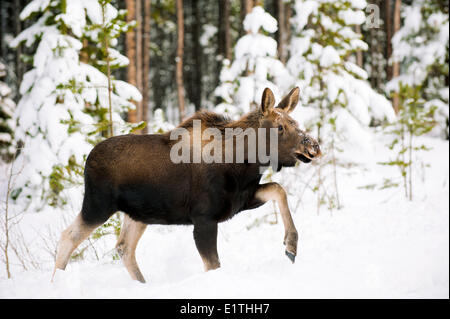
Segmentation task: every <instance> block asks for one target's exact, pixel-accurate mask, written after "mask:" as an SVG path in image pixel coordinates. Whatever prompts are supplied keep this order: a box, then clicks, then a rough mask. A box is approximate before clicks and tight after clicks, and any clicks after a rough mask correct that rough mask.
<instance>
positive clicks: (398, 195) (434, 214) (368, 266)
mask: <svg viewBox="0 0 450 319" xmlns="http://www.w3.org/2000/svg"><path fill="white" fill-rule="evenodd" d="M375 141H376V142H375V143H374V147H373V149H372V151H373V152H370V153H369V154H367V153H365V154H360V156H361V158H362V159H363V161H364V163H365V165H364V168H365V169H364V170H363V169H361V167H358V168H354V169H351V170H347V171H345V170H342V169H341V170H340V175H339V183H340V185H339V186H340V194H341V198H342V201H343V208H342V209H341V210H338V211H336V210H335V211H333V212H330V211H328V210H327V209H326V208H322V210H321V212H320V214H319V215H317V212H316V202H315V200H314V199H313V198H312V197H311V196H312V195H311V196H309V197H308V196H305V197H304V199H305V200H304V201H303V203H302V204H301V205H300V206H299V208H298V210H297V211H296V212H293V218H294V221H295V223H296V225H297V228H298V229H299V233H300V239H299V249H298V256H297V259H296V262H295V264H292V263H291V262H290V261H289V260H288V258H287V257H286V256H285V255H284V246H283V244H282V241H283V235H284V230H283V227H282V224H280V223H278V224H275V225H271V224H268V223H263V224H261V225H260V226H258V227H252V228H251V229H250V230H248V229H247V226H249V225H251V224H252V222H253V220H254V219H255V218H256V217H261V216H263V215H264V214H266V213H268V212H270V211H271V210H272V209H273V206H272V205H271V204H266V205H264V206H263V207H261V208H259V209H256V210H253V211H249V212H244V213H241V214H240V215H238V216H236V217H235V218H233V219H232V220H230V221H228V222H226V223H223V224H221V225H220V227H219V238H218V249H219V254H220V258H221V264H222V267H221V268H220V269H218V270H215V271H210V272H207V273H205V272H204V271H203V265H202V262H201V259H200V257H199V255H198V253H197V251H196V248H195V244H194V242H193V239H192V227H183V226H157V225H151V226H149V227H148V228H147V230H146V232H145V234H144V236H143V237H142V239H141V241H140V242H139V246H138V249H137V260H138V263H139V265H140V268H141V270H142V272H143V275H144V277H145V278H146V280H147V283H146V284H141V283H138V282H135V281H132V280H131V279H130V277H129V275H128V273H127V271H126V269H125V267H123V266H122V264H121V262H120V261H113V260H112V257H111V256H112V255H111V253H107V252H109V251H111V250H112V249H113V247H114V244H115V243H114V236H109V237H108V236H106V237H104V238H102V239H101V240H100V241H99V242H97V243H96V245H98V247H97V251H99V252H102V253H100V254H99V256H98V257H99V260H95V259H96V258H92V256H91V257H89V258H86V259H85V260H82V261H73V262H71V263H70V264H69V265H68V267H67V269H66V271H64V272H63V271H58V272H57V275H56V278H55V282H54V283H51V282H50V277H51V272H52V267H53V265H52V262H51V257H49V256H50V255H48V254H47V255H48V256H45V254H46V253H45V249H43V248H42V247H44V246H45V244H44V243H43V242H44V239H43V238H50V237H51V236H47V237H46V236H43V235H42V234H44V233H45V234H49V233H50V232H53V233H54V234H57V233H58V232H59V231H60V230H61V229H62V228H63V226H64V223H67V222H68V221H70V218H68V217H67V216H74V214H75V211H74V212H58V213H55V212H52V211H48V212H42V213H39V214H29V215H26V216H23V219H22V221H21V229H22V232H23V233H24V236H25V238H26V240H28V242H29V243H30V247H37V248H36V250H35V254H37V255H39V256H40V257H41V259H42V260H44V261H43V262H42V263H41V266H40V269H38V270H28V271H23V270H21V269H20V268H19V267H18V266H13V268H12V271H11V272H12V276H13V277H12V279H7V278H6V273H5V269H4V265H3V264H1V265H0V298H347V297H351V298H368V297H371V298H372V297H373V298H448V297H449V167H448V165H449V143H448V141H442V140H438V139H434V138H421V142H424V143H426V144H427V145H428V146H430V147H432V148H433V149H432V150H431V151H429V152H424V153H422V154H421V156H422V158H423V159H424V160H425V162H427V163H429V164H430V167H426V166H425V167H423V168H419V169H418V170H416V174H415V175H414V178H415V180H414V200H413V201H412V202H409V201H407V200H405V197H404V194H403V190H402V188H393V189H385V190H381V191H380V190H370V189H364V188H360V186H364V185H368V184H371V183H374V182H377V183H381V182H382V180H383V177H394V176H398V174H399V173H398V170H397V169H395V168H392V167H386V166H381V165H377V164H376V163H377V161H385V160H387V158H386V156H387V154H386V148H385V147H384V145H385V142H386V141H385V140H383V137H379V139H378V138H376V139H375ZM2 183H3V184H4V180H3V181H2ZM1 189H2V190H4V185H1ZM294 197H295V196H293V195H291V196H290V201H291V202H294V199H295V198H294ZM293 206H294V205H291V207H293ZM63 216H65V217H64V219H65V221H64V219H63ZM49 229H53V230H52V231H49ZM39 234H40V235H39ZM57 235H58V236H59V234H57ZM45 260H47V261H45Z"/></svg>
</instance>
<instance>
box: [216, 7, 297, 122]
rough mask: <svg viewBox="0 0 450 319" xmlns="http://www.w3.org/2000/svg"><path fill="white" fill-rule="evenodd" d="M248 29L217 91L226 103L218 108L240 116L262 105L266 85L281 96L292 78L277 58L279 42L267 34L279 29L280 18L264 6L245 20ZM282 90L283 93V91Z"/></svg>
mask: <svg viewBox="0 0 450 319" xmlns="http://www.w3.org/2000/svg"><path fill="white" fill-rule="evenodd" d="M243 24H244V30H245V31H246V32H247V34H245V35H244V36H242V37H241V38H240V39H239V40H238V41H237V43H236V46H235V48H234V61H233V62H232V63H231V64H230V61H227V60H225V61H224V66H223V69H222V71H221V74H220V82H221V83H220V85H219V86H218V87H217V88H216V90H215V94H216V96H218V97H220V98H221V100H222V102H221V103H220V104H219V105H218V106H217V107H216V111H217V112H220V113H226V114H228V115H230V116H231V117H237V116H239V115H241V114H243V113H246V112H248V111H250V110H251V109H252V108H254V107H255V106H256V105H259V103H260V101H261V96H262V92H263V90H264V88H266V87H269V88H270V89H272V91H273V92H274V94H275V97H276V98H280V96H281V94H283V93H285V92H286V91H287V90H288V85H289V81H286V79H287V78H288V77H289V73H288V72H287V70H286V68H285V67H284V65H283V64H282V63H281V61H280V60H278V58H277V42H276V41H275V40H274V39H272V38H271V37H270V36H267V35H266V34H264V33H265V32H267V33H274V32H276V31H277V21H276V20H275V19H274V18H273V17H272V16H271V15H270V14H269V13H267V12H266V11H264V9H263V8H262V7H261V6H256V7H254V8H253V10H252V11H251V12H250V13H249V14H247V16H246V17H245V19H244V22H243ZM280 91H281V92H280Z"/></svg>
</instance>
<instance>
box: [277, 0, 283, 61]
mask: <svg viewBox="0 0 450 319" xmlns="http://www.w3.org/2000/svg"><path fill="white" fill-rule="evenodd" d="M275 6H276V8H275V9H276V10H275V12H276V14H277V16H278V32H277V41H278V57H279V58H280V61H281V62H282V63H286V54H285V53H286V51H285V47H286V10H285V3H284V1H283V0H276V4H275Z"/></svg>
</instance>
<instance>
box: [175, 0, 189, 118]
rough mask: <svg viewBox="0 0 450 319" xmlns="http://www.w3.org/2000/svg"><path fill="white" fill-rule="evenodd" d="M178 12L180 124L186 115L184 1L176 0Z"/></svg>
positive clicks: (177, 71)
mask: <svg viewBox="0 0 450 319" xmlns="http://www.w3.org/2000/svg"><path fill="white" fill-rule="evenodd" d="M176 10H177V57H176V59H175V60H176V74H175V76H176V82H177V96H178V109H179V112H180V114H179V118H180V122H181V121H182V120H183V119H184V117H185V115H186V110H185V105H184V84H183V50H184V17H183V0H176Z"/></svg>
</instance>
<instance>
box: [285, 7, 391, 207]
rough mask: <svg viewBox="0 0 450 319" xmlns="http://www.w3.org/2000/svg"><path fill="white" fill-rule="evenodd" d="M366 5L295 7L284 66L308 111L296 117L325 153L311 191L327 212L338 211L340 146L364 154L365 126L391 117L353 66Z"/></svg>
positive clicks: (360, 42)
mask: <svg viewBox="0 0 450 319" xmlns="http://www.w3.org/2000/svg"><path fill="white" fill-rule="evenodd" d="M365 6H366V2H365V1H349V0H340V1H332V2H330V1H326V0H320V1H309V0H306V1H304V0H297V1H296V2H295V6H294V9H295V16H294V17H293V18H292V19H291V21H292V23H293V28H294V34H293V39H292V42H291V47H290V54H291V58H290V59H289V61H288V63H287V67H288V69H289V70H290V71H291V72H292V75H293V76H294V78H295V81H294V82H293V83H292V86H294V85H295V86H299V87H300V91H301V94H300V97H301V102H302V104H303V105H304V106H306V107H305V108H301V109H300V108H297V109H298V110H297V112H298V113H297V115H296V116H297V119H298V120H299V122H301V123H302V124H303V125H304V126H305V127H306V128H307V129H308V130H310V131H311V132H313V134H315V135H316V136H317V137H318V139H319V142H320V144H321V148H322V150H323V153H324V154H326V156H325V157H324V158H323V159H322V160H321V162H320V164H319V165H317V172H316V173H315V174H316V176H317V184H316V186H314V187H312V188H313V189H314V191H315V192H316V193H317V198H318V201H317V202H318V209H319V207H320V205H322V204H324V203H327V204H328V207H330V208H334V207H338V208H339V207H340V206H341V203H340V198H339V191H338V180H337V175H338V174H337V168H338V166H339V165H344V164H348V163H345V162H344V156H343V155H344V154H342V153H341V154H340V156H337V153H339V152H341V150H342V149H343V148H344V147H345V148H346V149H347V150H351V149H354V148H355V147H356V148H359V149H360V150H361V149H368V146H369V145H370V139H371V137H370V134H369V132H368V127H369V126H370V125H371V124H373V123H375V122H382V121H386V120H388V121H391V120H393V119H394V117H395V115H394V113H393V110H392V106H391V104H390V103H389V101H388V100H387V99H386V98H385V97H384V96H382V95H380V94H378V93H377V92H375V91H374V90H373V89H372V88H371V87H370V85H369V83H368V82H367V78H368V75H367V72H366V71H365V70H363V69H362V68H360V67H359V66H358V65H357V64H356V61H354V56H355V53H356V52H357V51H359V50H362V51H364V50H367V48H368V46H367V44H366V43H365V42H364V41H363V40H362V39H361V34H359V33H356V32H355V31H354V27H355V26H357V25H361V24H362V23H364V22H365V19H366V17H365V14H364V12H363V10H364V8H365ZM294 116H295V115H294ZM338 158H339V161H338ZM347 161H351V159H348V160H347ZM324 166H327V167H329V168H331V170H329V169H325V168H324ZM327 174H329V175H330V176H331V178H327ZM326 180H329V181H326ZM327 189H328V190H327Z"/></svg>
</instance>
